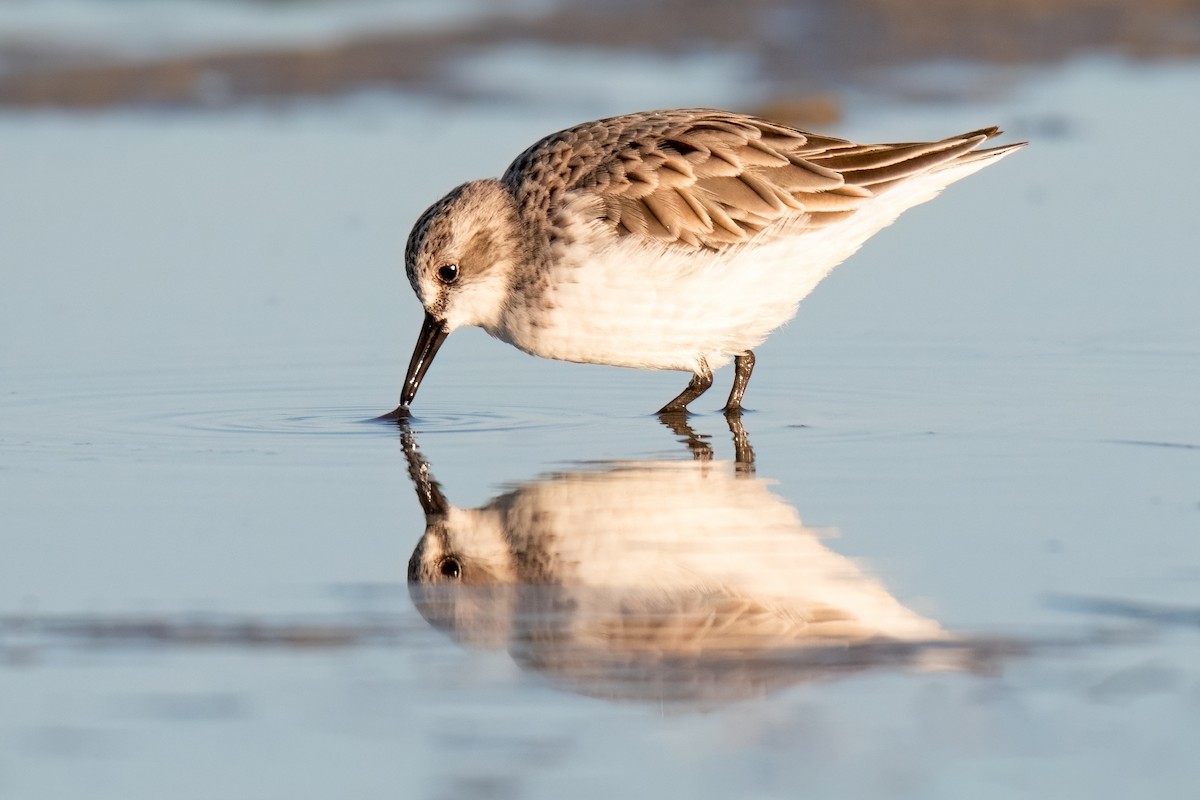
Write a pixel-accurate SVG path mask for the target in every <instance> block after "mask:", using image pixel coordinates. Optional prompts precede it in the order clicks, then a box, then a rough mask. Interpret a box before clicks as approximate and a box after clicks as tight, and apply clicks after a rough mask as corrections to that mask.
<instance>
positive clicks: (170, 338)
mask: <svg viewBox="0 0 1200 800" xmlns="http://www.w3.org/2000/svg"><path fill="white" fill-rule="evenodd" d="M728 88H729V87H721V86H717V87H711V89H710V96H709V101H710V102H713V103H717V104H721V103H724V102H726V101H728V99H729V97H728V94H726V92H727V91H728ZM1198 95H1200V69H1197V67H1196V66H1194V65H1182V64H1181V65H1175V66H1158V67H1147V66H1143V67H1131V66H1129V65H1124V64H1118V63H1110V62H1104V61H1094V62H1083V63H1075V64H1072V65H1069V66H1067V67H1064V68H1062V69H1061V70H1060V71H1058V72H1057V73H1053V74H1047V75H1045V76H1044V78H1043V79H1042V80H1040V81H1038V82H1035V83H1033V84H1031V85H1029V86H1028V87H1027V88H1025V89H1023V90H1021V91H1020V92H1019V93H1017V94H1015V95H1013V96H1011V97H1009V98H1008V99H1005V100H1000V101H996V102H993V103H991V104H988V105H974V106H954V107H947V106H936V105H935V106H923V107H915V108H884V109H877V110H875V111H873V112H870V113H867V112H866V111H862V112H859V113H855V114H852V115H851V118H850V119H849V120H848V121H847V123H846V124H845V125H843V126H841V129H840V130H839V131H838V132H840V133H844V134H846V135H849V136H853V137H861V138H875V137H878V138H886V139H902V138H903V139H906V138H910V137H916V136H920V137H925V136H934V135H945V134H948V133H951V132H953V131H956V130H969V129H971V128H975V127H978V126H979V125H983V124H988V123H993V122H999V123H1003V124H1006V125H1007V126H1008V127H1009V128H1010V130H1011V131H1012V133H1013V135H1014V137H1021V136H1028V137H1030V138H1032V139H1033V140H1034V142H1033V146H1031V147H1029V148H1027V149H1026V150H1025V151H1022V152H1021V153H1020V154H1018V155H1017V156H1014V157H1013V158H1011V159H1006V160H1005V161H1004V163H1002V164H999V165H997V166H996V167H994V168H991V169H989V170H987V171H986V172H983V173H981V174H979V175H977V176H974V177H972V178H971V179H969V180H967V181H965V182H964V183H962V184H960V185H957V186H955V187H953V188H951V189H950V190H949V191H947V192H946V194H945V195H944V196H943V197H941V198H939V199H938V200H936V201H935V202H933V203H931V204H929V205H927V206H923V207H921V208H918V209H915V210H913V211H912V212H910V213H908V214H907V215H906V216H905V217H904V218H903V219H902V220H901V221H900V223H898V224H897V225H896V226H895V227H893V228H891V229H888V230H887V231H885V232H883V233H882V234H880V235H879V236H878V237H877V238H876V239H874V240H873V241H872V242H871V243H869V244H868V245H867V247H866V248H864V250H863V251H862V252H861V253H860V254H859V255H857V256H856V257H855V258H854V259H852V260H851V262H849V263H848V264H846V265H844V266H843V267H841V268H839V270H837V271H836V272H835V273H834V274H833V275H832V276H831V277H830V278H829V279H828V280H827V282H826V283H825V284H824V285H822V286H821V287H820V288H819V289H818V290H817V291H816V292H815V293H814V294H813V295H812V296H811V297H810V298H808V299H807V300H806V301H805V303H804V304H803V306H802V309H801V313H800V315H799V316H798V317H797V319H796V320H795V321H794V322H793V323H792V324H791V325H790V326H788V327H787V328H786V329H784V330H782V331H780V332H778V333H777V334H775V335H774V336H773V337H772V339H771V340H770V341H769V342H768V343H767V344H766V345H765V346H764V347H763V348H762V349H761V351H760V352H759V354H758V356H759V359H758V364H759V366H758V371H757V372H756V375H755V378H754V380H753V382H752V383H751V386H750V390H749V392H748V394H747V405H748V406H749V407H750V408H751V409H752V411H751V412H750V413H748V414H747V415H746V416H745V418H744V420H743V423H744V429H745V430H744V433H745V435H746V437H747V439H748V442H749V445H750V446H751V447H752V449H753V452H754V455H755V461H754V468H753V470H749V469H746V468H745V466H746V465H745V464H744V463H743V464H742V465H740V466H739V464H738V463H737V461H738V457H739V455H741V456H742V457H743V459H744V456H745V452H744V450H739V448H738V447H737V446H736V445H735V441H734V439H735V437H734V433H733V432H731V431H730V429H729V427H728V425H727V424H726V421H725V420H724V418H723V417H722V416H721V415H720V414H718V413H716V412H715V410H714V409H715V408H716V407H717V406H718V405H719V404H720V402H721V400H722V399H723V393H724V387H726V386H727V385H728V384H727V383H726V382H727V381H728V380H729V379H730V375H729V374H727V373H728V370H726V371H723V372H722V373H719V374H718V382H719V383H718V385H719V390H718V389H714V390H713V394H714V396H713V397H712V398H707V397H706V398H705V399H704V401H702V402H700V403H698V404H697V406H696V408H697V410H698V411H699V412H700V413H698V414H697V415H696V416H694V417H693V418H692V419H691V420H690V425H691V428H692V430H691V431H680V430H672V429H670V428H668V427H666V426H664V425H663V424H661V423H660V421H659V420H658V419H657V418H656V417H654V416H653V415H651V414H650V413H649V412H650V411H651V410H652V409H654V408H657V407H658V406H659V405H661V403H662V402H663V401H664V400H665V399H667V398H669V397H671V396H673V395H674V394H675V393H676V392H677V391H678V390H679V389H680V388H681V387H682V385H683V383H684V382H685V381H686V376H682V375H678V374H651V373H639V372H632V371H625V370H619V369H609V368H602V367H587V366H579V365H571V364H559V363H550V362H542V361H538V360H535V359H531V358H528V357H527V356H524V355H522V354H520V353H518V352H516V351H514V350H512V349H511V348H507V347H506V346H503V345H501V344H499V343H497V342H493V341H491V340H489V339H487V337H485V336H483V335H482V334H479V333H477V332H464V333H456V334H455V336H454V337H452V338H451V339H450V340H449V341H448V343H447V344H446V346H445V348H444V349H443V351H442V353H441V354H440V355H439V358H438V361H437V363H436V364H435V366H434V368H433V369H432V370H431V372H430V373H429V375H428V376H427V378H426V383H425V385H424V386H423V387H422V391H421V395H420V398H419V400H418V404H417V406H416V408H415V409H414V410H415V417H414V419H413V420H412V421H411V424H410V425H409V426H408V428H407V429H404V428H397V427H396V426H394V425H382V424H378V423H374V424H373V423H369V422H367V420H368V419H369V418H370V417H373V416H375V415H376V414H378V413H380V412H383V411H385V410H387V409H388V408H390V407H391V406H392V405H393V404H394V402H395V397H396V394H397V391H398V388H399V381H400V379H401V377H402V373H403V368H404V365H405V363H406V361H407V357H408V354H409V352H410V348H411V345H412V342H413V340H414V337H415V335H416V331H417V329H418V327H419V323H420V313H419V309H418V307H417V304H416V302H415V301H414V300H413V298H412V297H411V294H410V292H409V289H408V287H407V285H406V283H405V280H404V277H403V271H402V269H401V266H400V257H401V252H402V248H403V241H404V237H405V236H406V235H407V231H408V226H409V224H410V222H411V220H412V219H413V218H414V217H415V216H416V214H417V213H419V212H420V210H421V209H422V208H424V206H425V205H426V204H427V203H428V202H429V201H430V200H432V199H433V198H434V197H435V196H436V195H438V194H440V193H441V192H442V191H443V190H444V189H445V188H447V187H449V186H451V185H453V184H454V183H455V182H457V181H460V180H464V179H467V178H471V177H477V176H480V175H488V174H495V173H497V172H499V171H500V170H501V169H502V168H503V166H504V165H505V164H506V163H507V160H508V159H509V158H510V157H511V156H512V155H513V154H515V153H516V152H518V151H519V150H520V149H522V148H523V147H524V146H525V145H527V144H528V143H529V142H530V141H532V140H533V139H534V138H536V137H537V136H539V135H541V134H542V133H545V132H546V131H548V130H551V129H553V128H555V127H556V126H559V125H564V124H568V123H570V122H572V121H575V120H576V119H577V118H579V117H580V116H587V115H588V114H584V115H580V114H579V109H577V108H572V109H558V110H555V108H554V107H551V108H550V109H549V110H547V111H546V112H545V113H544V114H540V113H539V114H537V115H531V114H528V113H525V112H522V111H519V110H514V111H507V110H504V109H502V108H498V107H494V106H488V107H479V106H475V105H471V104H464V105H440V104H437V103H433V102H429V101H410V100H407V99H401V100H396V99H392V100H389V99H387V98H378V97H375V98H372V97H361V98H352V99H348V100H343V101H338V102H334V103H329V104H321V105H311V106H298V107H290V108H287V109H281V110H274V111H265V110H253V109H246V110H242V111H238V112H230V113H226V114H217V115H202V114H190V113H176V114H155V113H108V114H97V115H92V116H78V115H68V114H55V113H41V114H25V113H21V114H18V113H8V114H5V115H4V116H2V117H0V142H3V146H2V147H0V174H3V175H4V176H5V185H6V187H7V188H8V191H5V192H3V193H0V242H2V243H3V244H2V247H3V262H2V265H0V269H2V270H3V274H4V278H5V285H6V287H7V290H6V291H5V292H3V293H0V392H2V394H0V507H2V508H3V512H2V513H3V534H2V541H3V544H4V553H5V555H4V558H3V559H2V560H0V615H3V621H2V622H0V708H2V709H3V713H2V714H0V719H2V721H0V794H3V796H5V797H14V798H26V797H28V798H34V797H78V796H84V795H86V796H93V797H113V798H130V797H164V796H169V797H173V798H191V797H196V798H200V797H213V796H238V797H291V798H295V797H327V796H331V795H338V796H397V795H400V796H418V797H460V796H505V797H512V796H521V797H526V796H528V797H562V796H573V797H611V796H613V795H614V794H617V793H621V794H625V793H629V792H632V791H636V792H637V793H639V794H652V793H662V794H666V795H670V796H677V795H690V796H702V797H725V796H748V797H749V796H755V797H783V796H789V797H790V796H795V795H797V794H808V795H812V796H901V797H961V796H963V794H964V793H967V792H969V793H970V794H971V796H978V797H989V796H995V797H1010V796H1014V795H1017V794H1020V795H1033V796H1089V797H1126V796H1129V795H1130V794H1131V793H1133V791H1134V790H1137V791H1138V792H1139V793H1150V794H1152V795H1156V796H1157V795H1164V796H1179V795H1182V794H1185V793H1186V791H1187V790H1188V789H1189V788H1190V787H1192V786H1194V785H1195V783H1196V780H1197V778H1200V772H1198V770H1197V768H1196V766H1195V759H1194V758H1193V757H1192V753H1194V752H1195V751H1196V749H1197V747H1200V741H1198V740H1197V728H1196V725H1195V719H1196V717H1197V713H1200V674H1198V673H1197V669H1196V664H1197V663H1200V661H1198V658H1197V657H1198V656H1200V653H1198V652H1197V639H1196V614H1197V609H1198V608H1200V537H1197V536H1196V532H1197V530H1198V529H1200V489H1198V486H1200V481H1198V480H1197V479H1198V478H1200V433H1198V432H1200V411H1198V408H1200V406H1198V405H1197V404H1196V402H1195V398H1196V397H1197V396H1200V316H1198V315H1197V314H1196V297H1197V296H1200V277H1198V275H1200V273H1197V271H1196V270H1195V268H1194V263H1193V261H1194V258H1193V251H1194V247H1192V241H1193V239H1194V236H1193V234H1192V227H1193V225H1194V219H1195V216H1196V214H1195V212H1196V203H1195V200H1194V197H1193V196H1192V190H1191V187H1190V184H1189V182H1188V181H1187V180H1186V179H1184V180H1179V176H1187V175H1194V174H1200V163H1197V155H1196V152H1197V151H1196V149H1195V148H1194V147H1192V146H1191V140H1190V136H1191V134H1190V131H1191V130H1194V128H1195V123H1196V122H1197V120H1195V119H1193V117H1194V116H1195V114H1196V111H1195V110H1194V109H1193V107H1192V105H1189V104H1187V103H1181V102H1180V98H1185V97H1195V96H1198ZM609 110H611V109H609V108H607V107H605V108H600V107H597V108H596V109H595V111H596V113H597V114H600V113H605V112H607V111H609ZM556 115H558V116H556ZM559 117H561V118H559ZM1055 121H1058V122H1055ZM1051 123H1054V124H1051ZM1059 123H1061V124H1059ZM1045 131H1051V132H1052V133H1050V134H1046V133H1045ZM1163 164H1169V169H1168V168H1165V167H1163V166H1162V165H1163ZM422 465H424V466H422ZM422 470H424V471H422ZM422 476H424V477H422ZM430 476H432V477H430ZM414 478H415V480H414ZM423 480H436V481H437V482H438V484H439V486H440V489H439V492H440V495H441V497H442V498H443V500H444V503H445V507H446V508H453V509H456V510H457V511H456V513H459V512H461V513H462V514H468V513H471V514H475V515H476V517H475V519H476V522H480V520H482V522H480V524H481V525H483V528H484V529H486V530H487V531H490V534H489V536H485V537H482V538H481V539H479V541H482V542H483V543H484V544H486V548H485V552H484V554H483V555H479V554H477V553H476V552H475V550H474V549H472V548H468V549H469V550H470V551H471V556H470V557H471V558H474V559H475V560H476V562H478V563H482V564H485V565H488V566H487V569H486V570H485V571H484V573H485V574H487V575H490V576H491V578H490V579H489V580H485V581H482V582H481V583H476V584H475V585H473V586H472V587H469V589H470V591H466V592H463V593H458V594H454V593H451V594H450V595H449V596H448V597H447V596H446V595H444V594H443V595H439V594H438V593H437V592H434V594H432V595H430V596H425V595H422V594H421V592H420V591H419V590H417V591H414V592H410V589H409V585H408V583H409V570H410V567H409V562H410V559H411V558H413V556H414V553H417V555H418V558H417V563H418V564H420V563H421V559H420V555H421V554H422V553H426V552H430V553H431V552H433V551H432V548H429V549H425V548H424V547H423V545H422V540H423V537H426V536H428V535H429V534H428V530H429V529H430V526H431V522H430V519H431V513H430V507H428V506H429V503H431V502H433V501H432V500H430V498H431V497H432V495H430V494H429V492H428V485H426V484H423V483H422V481H423ZM423 487H424V488H423ZM422 491H424V492H425V493H424V494H420V493H421V492H422ZM422 497H423V498H425V503H426V506H427V507H424V508H423V506H422V502H421V498H422ZM522 509H523V510H522ZM605 509H608V511H605ZM435 510H436V509H435ZM500 510H503V511H504V513H506V514H508V515H509V516H508V517H506V518H505V519H507V520H508V522H507V523H505V524H500V523H497V522H496V520H497V519H498V518H499V517H498V516H497V515H499V516H500V517H502V516H503V515H502V514H499V512H500ZM518 511H520V512H521V513H527V514H528V515H529V516H528V518H529V520H530V522H529V524H512V523H513V520H516V522H518V523H519V522H520V519H518V518H517V517H514V516H513V515H514V514H517V512H518ZM605 514H607V516H605ZM432 516H433V517H434V522H435V523H436V522H437V519H436V518H437V514H433V515H432ZM535 518H536V520H538V522H537V524H534V520H535ZM484 523H486V524H484ZM601 523H604V524H601ZM718 523H719V524H718ZM506 525H507V527H506ZM488 526H490V527H488ZM497 526H498V527H497ZM539 526H540V527H539ZM510 529H511V531H515V534H514V533H509V534H505V533H504V532H505V531H508V530H510ZM472 530H475V528H472ZM538 531H541V532H542V533H541V534H539V535H538V536H533V534H534V533H536V532H538ZM597 531H602V532H601V533H597ZM697 531H700V532H699V533H697ZM497 532H498V533H499V535H495V534H497ZM522 536H525V537H529V538H528V539H527V540H525V539H521V538H520V537H522ZM471 541H472V542H475V541H476V539H472V540H471ZM514 542H524V544H523V545H522V547H520V548H516V550H519V552H520V556H519V557H514V556H513V555H512V553H513V552H514V548H513V547H512V545H513V543H514ZM472 547H473V546H472ZM443 556H444V554H443V555H440V556H438V559H439V560H435V561H434V562H432V567H431V569H436V570H439V571H438V572H437V573H436V574H440V569H441V566H440V564H441V563H442V562H441V560H440V559H442V558H443ZM460 557H462V558H465V557H466V556H461V555H460ZM693 558H699V559H700V562H701V563H691V562H689V559H693ZM513 564H518V565H521V570H519V571H517V572H512V571H506V570H508V569H509V567H511V566H512V565H513ZM531 564H534V565H537V564H540V565H541V566H538V567H536V568H534V567H530V566H529V565H531ZM555 564H557V565H558V566H553V565H555ZM503 565H509V567H505V566H503ZM547 565H550V566H547ZM564 565H565V566H564ZM459 566H460V568H463V564H460V565H459ZM468 566H469V565H468ZM514 575H516V577H514ZM522 576H524V577H522ZM530 576H534V577H537V578H539V580H534V579H533V577H530ZM546 576H553V577H555V578H556V579H555V580H541V579H542V578H545V577H546ZM681 576H685V577H681ZM688 576H690V577H688ZM789 576H794V578H795V579H794V580H789ZM772 586H776V587H779V588H777V589H775V590H772V591H768V588H769V587H772ZM738 587H741V588H738ZM631 592H632V594H630V593H631ZM755 592H759V593H760V594H755ZM772 592H773V593H772ZM414 600H415V602H414ZM756 603H757V606H756V605H755V604H756ZM856 603H857V604H858V605H855V604H856ZM439 604H440V605H439ZM472 604H473V605H472ZM863 604H866V605H867V606H870V607H871V608H874V612H873V614H872V613H867V612H865V611H862V610H861V609H862V608H863ZM464 609H466V610H467V611H470V610H471V609H474V610H475V611H476V612H478V613H464ZM854 609H858V610H854ZM430 620H432V622H433V624H432V625H431V624H430ZM780 620H783V621H785V622H788V623H790V624H791V627H788V626H787V625H783V624H782V623H781V622H780ZM852 620H854V621H856V622H855V624H850V623H849V621H852ZM864 620H866V622H864ZM752 621H758V622H763V623H764V625H765V627H755V626H754V625H750V624H749V623H750V622H752ZM801 623H802V624H801ZM868 623H870V624H868ZM900 623H903V624H900ZM821 624H825V625H826V626H827V627H826V628H825V631H827V632H828V631H832V633H824V634H821V635H816V636H814V635H811V634H812V633H813V631H814V629H815V628H820V627H821ZM872 626H873V627H872ZM804 630H807V632H808V634H809V635H804V636H802V635H800V634H799V633H798V632H799V631H804ZM722 631H723V632H724V634H725V638H722V637H721V636H718V635H717V633H719V632H722Z"/></svg>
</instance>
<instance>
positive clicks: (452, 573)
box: [438, 556, 462, 580]
mask: <svg viewBox="0 0 1200 800" xmlns="http://www.w3.org/2000/svg"><path fill="white" fill-rule="evenodd" d="M438 571H439V572H441V573H442V577H445V578H450V579H451V580H457V579H458V578H459V576H461V575H462V564H460V563H458V559H457V558H455V557H454V556H449V557H447V558H443V559H442V562H441V563H440V564H438Z"/></svg>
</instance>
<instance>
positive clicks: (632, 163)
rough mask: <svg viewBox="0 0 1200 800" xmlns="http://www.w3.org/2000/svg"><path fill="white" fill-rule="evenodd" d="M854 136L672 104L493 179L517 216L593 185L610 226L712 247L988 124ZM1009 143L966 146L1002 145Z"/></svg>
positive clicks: (912, 163)
mask: <svg viewBox="0 0 1200 800" xmlns="http://www.w3.org/2000/svg"><path fill="white" fill-rule="evenodd" d="M998 133H999V130H998V129H997V128H994V127H993V128H985V129H982V130H978V131H973V132H971V133H967V134H963V135H961V136H955V137H951V138H949V139H944V140H942V141H938V142H927V143H897V144H874V145H860V144H855V143H854V142H850V141H847V140H845V139H838V138H835V137H832V136H820V135H816V134H811V133H806V132H804V131H800V130H797V129H795V128H790V127H787V126H785V125H780V124H777V123H774V122H769V121H767V120H764V119H759V118H757V117H751V116H746V115H743V114H734V113H730V112H727V111H718V110H715V109H676V110H671V111H655V112H649V113H641V114H628V115H626V116H621V117H612V118H609V119H602V120H597V121H595V122H590V123H586V124H584V125H579V126H576V127H574V128H569V129H567V130H564V131H560V132H559V133H555V134H552V135H550V136H547V137H546V138H544V139H542V140H541V141H539V142H537V143H536V144H534V145H533V146H532V147H530V148H529V149H528V150H526V151H525V152H524V153H522V154H521V155H520V156H518V157H517V158H516V160H514V161H513V163H512V164H511V165H510V166H509V167H508V169H507V171H506V172H505V173H504V177H503V178H502V179H501V180H502V182H503V183H504V184H505V185H507V186H508V187H509V188H510V189H511V190H512V191H513V193H514V195H515V196H516V199H517V203H518V206H519V207H520V209H521V215H522V219H523V220H524V221H525V222H526V224H529V225H533V226H537V225H539V224H544V221H545V220H548V219H552V218H553V212H554V211H555V210H556V206H557V205H559V204H560V203H562V201H563V197H564V195H565V194H567V193H592V194H594V195H595V196H596V197H597V198H598V199H599V200H600V204H599V205H598V206H597V209H598V210H600V211H602V212H603V217H604V219H605V220H607V221H608V222H609V223H610V224H611V225H612V226H613V229H614V230H615V231H616V232H618V233H621V234H635V235H638V236H644V237H648V238H651V239H655V240H658V241H663V242H667V243H671V244H678V245H684V246H691V247H703V248H708V249H712V250H721V249H724V248H728V247H730V246H731V245H737V244H743V243H745V242H747V241H749V240H750V239H752V238H753V237H754V236H755V235H756V234H759V233H760V232H762V231H763V230H764V229H766V228H768V227H769V226H771V225H772V224H774V223H778V222H780V221H783V220H786V219H788V218H796V217H801V216H803V217H805V218H806V221H807V224H808V226H809V227H820V226H822V225H825V224H828V223H830V222H833V221H836V220H838V219H842V218H844V217H845V216H846V215H848V214H851V213H853V212H854V211H856V210H857V209H859V208H860V207H862V205H863V203H864V201H866V200H869V199H871V198H872V197H875V196H876V195H877V194H878V193H880V192H882V191H885V190H886V189H887V188H889V187H890V186H893V185H895V184H897V183H899V182H901V181H903V180H904V179H905V178H909V177H911V176H913V175H915V174H918V173H920V172H925V171H927V170H930V169H935V168H937V167H938V166H940V165H944V164H947V163H950V162H954V161H955V160H957V159H959V158H960V157H961V156H963V155H964V154H966V153H972V151H974V148H975V147H977V146H978V145H979V144H980V143H981V142H983V141H985V140H987V139H989V138H991V137H993V136H995V135H997V134H998ZM1011 147H1012V146H1009V147H1002V148H996V149H994V150H983V151H974V152H973V153H972V158H988V157H990V156H997V155H1003V154H1004V153H1005V152H1007V151H1008V150H1010V149H1011Z"/></svg>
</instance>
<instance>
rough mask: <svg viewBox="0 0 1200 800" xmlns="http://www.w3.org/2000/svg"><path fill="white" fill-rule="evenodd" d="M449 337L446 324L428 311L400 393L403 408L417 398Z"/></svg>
mask: <svg viewBox="0 0 1200 800" xmlns="http://www.w3.org/2000/svg"><path fill="white" fill-rule="evenodd" d="M449 335H450V331H448V330H446V324H445V323H444V322H442V321H440V320H438V319H436V318H435V317H434V316H433V314H430V313H429V312H428V311H426V312H425V321H424V322H423V323H422V324H421V334H420V336H418V337H417V348H416V349H415V350H413V354H412V361H409V362H408V374H407V375H405V376H404V388H403V389H402V390H401V392H400V407H401V408H404V407H405V406H407V405H408V404H410V403H411V402H412V401H413V398H414V397H416V396H417V389H418V388H419V387H420V386H421V379H422V378H424V377H425V373H426V372H427V371H428V370H429V365H430V364H432V363H433V357H434V356H435V355H437V351H438V348H439V347H441V346H442V342H444V341H446V337H447V336H449Z"/></svg>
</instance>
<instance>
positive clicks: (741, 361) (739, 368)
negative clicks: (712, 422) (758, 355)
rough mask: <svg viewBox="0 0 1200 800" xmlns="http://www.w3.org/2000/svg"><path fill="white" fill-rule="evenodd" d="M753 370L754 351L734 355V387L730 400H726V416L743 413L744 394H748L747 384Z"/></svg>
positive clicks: (730, 392)
mask: <svg viewBox="0 0 1200 800" xmlns="http://www.w3.org/2000/svg"><path fill="white" fill-rule="evenodd" d="M753 371H754V353H752V352H750V351H749V350H747V351H746V352H744V353H742V354H741V355H740V356H734V357H733V388H732V389H731V390H730V391H729V400H727V401H726V402H725V416H727V417H735V416H737V415H738V414H741V413H742V396H743V395H745V394H746V384H748V383H749V382H750V373H751V372H753Z"/></svg>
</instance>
